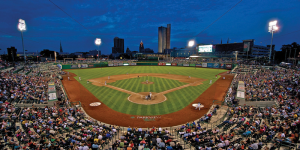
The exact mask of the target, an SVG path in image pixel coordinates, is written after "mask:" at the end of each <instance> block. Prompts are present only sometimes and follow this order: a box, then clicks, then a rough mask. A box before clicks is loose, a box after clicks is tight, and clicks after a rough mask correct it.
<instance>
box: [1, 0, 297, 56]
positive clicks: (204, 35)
mask: <svg viewBox="0 0 300 150" xmlns="http://www.w3.org/2000/svg"><path fill="white" fill-rule="evenodd" d="M52 2H53V3H55V4H56V5H57V6H59V8H61V9H62V10H63V11H65V12H67V13H68V14H69V15H70V16H72V17H73V18H74V19H75V20H76V21H78V22H79V23H78V22H76V21H75V20H73V19H72V18H71V17H69V16H68V15H67V14H65V13H64V12H63V11H62V10H60V9H59V8H57V7H56V6H55V5H54V4H53V3H51V1H34V2H33V1H25V0H21V1H18V3H15V2H13V1H4V2H2V3H1V6H0V13H1V14H5V15H1V16H0V19H1V20H2V21H3V22H4V23H2V24H0V49H2V50H1V51H0V54H3V53H4V52H5V51H6V49H7V48H8V47H11V46H15V47H16V49H18V52H20V51H22V43H21V33H20V32H19V31H18V30H17V23H18V19H20V18H21V19H24V20H25V21H26V25H27V30H26V31H25V32H24V47H25V49H26V50H28V51H41V50H43V49H50V50H55V51H57V52H59V51H60V45H59V42H60V41H61V43H62V47H63V51H64V52H68V53H72V52H78V51H89V50H93V49H97V46H96V45H95V44H94V40H95V38H101V39H102V43H101V45H100V47H99V50H101V51H102V53H103V54H109V53H111V47H113V45H114V40H113V39H114V37H120V38H123V39H124V41H125V43H124V47H129V48H130V49H131V51H138V46H139V43H140V41H141V40H143V43H144V44H146V45H147V47H149V48H151V49H153V50H154V52H157V51H158V48H157V45H158V33H157V28H158V27H160V26H166V24H171V25H172V31H171V38H170V39H171V41H170V45H171V48H173V47H185V46H187V43H188V41H189V40H191V39H194V40H195V41H196V42H197V43H206V44H210V43H213V44H218V43H221V39H223V43H224V41H225V40H227V39H228V38H229V39H230V41H229V42H230V43H234V42H241V41H242V40H245V39H255V44H256V45H269V44H270V40H271V35H270V33H268V29H267V26H268V22H269V21H271V20H275V19H276V20H278V26H279V31H278V32H277V33H274V41H273V44H274V45H276V50H280V48H281V46H282V45H284V44H290V43H292V42H297V43H300V39H299V36H297V35H298V34H299V32H298V31H300V30H299V29H298V28H297V27H299V25H300V21H299V20H298V19H295V18H299V14H300V13H299V12H300V11H299V10H298V9H297V8H298V7H297V6H300V1H297V0H291V1H289V2H286V1H279V0H275V1H271V0H266V1H258V0H255V1H242V2H240V3H239V4H238V5H237V6H236V7H234V8H233V9H232V10H230V11H229V12H228V13H226V14H225V15H224V16H222V15H223V14H224V13H225V12H226V11H228V10H229V9H230V8H231V7H233V6H234V5H235V4H237V3H238V2H239V1H238V0H229V1H221V0H214V1H209V2H204V1H199V2H193V1H183V0H182V1H176V2H171V1H164V2H161V1H153V2H151V3H150V2H143V1H139V2H123V1H89V2H84V1H79V2H73V1H72V2H67V1H58V0H52ZM270 3H272V5H270ZM158 4H159V5H158ZM99 8H101V9H99ZM146 8H147V9H146ZM220 16H222V17H221V18H220V19H219V20H217V19H218V18H219V17H220ZM216 20H217V21H216ZM211 24H212V25H211ZM202 31H203V32H202ZM199 33H200V34H199ZM198 34H199V35H198Z"/></svg>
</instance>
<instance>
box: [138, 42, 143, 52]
mask: <svg viewBox="0 0 300 150" xmlns="http://www.w3.org/2000/svg"><path fill="white" fill-rule="evenodd" d="M139 52H140V53H144V44H143V41H141V43H140V47H139Z"/></svg>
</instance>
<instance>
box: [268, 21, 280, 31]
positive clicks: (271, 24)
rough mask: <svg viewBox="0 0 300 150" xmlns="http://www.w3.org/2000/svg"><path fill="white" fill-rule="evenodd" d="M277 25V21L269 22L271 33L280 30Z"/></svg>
mask: <svg viewBox="0 0 300 150" xmlns="http://www.w3.org/2000/svg"><path fill="white" fill-rule="evenodd" d="M276 25H277V20H275V21H271V22H269V32H272V31H273V32H274V31H276V30H278V27H277V26H276Z"/></svg>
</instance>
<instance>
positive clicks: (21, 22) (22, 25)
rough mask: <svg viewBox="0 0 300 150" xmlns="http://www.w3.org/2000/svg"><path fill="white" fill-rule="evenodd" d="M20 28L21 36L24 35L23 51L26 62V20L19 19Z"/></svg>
mask: <svg viewBox="0 0 300 150" xmlns="http://www.w3.org/2000/svg"><path fill="white" fill-rule="evenodd" d="M18 29H19V30H20V31H21V36H22V46H23V52H24V63H26V56H25V49H24V40H23V31H26V24H25V20H23V19H19V24H18ZM24 65H25V64H24Z"/></svg>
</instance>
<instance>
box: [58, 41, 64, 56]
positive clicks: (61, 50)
mask: <svg viewBox="0 0 300 150" xmlns="http://www.w3.org/2000/svg"><path fill="white" fill-rule="evenodd" d="M59 52H61V53H62V52H63V49H62V46H61V41H60V51H59Z"/></svg>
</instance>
